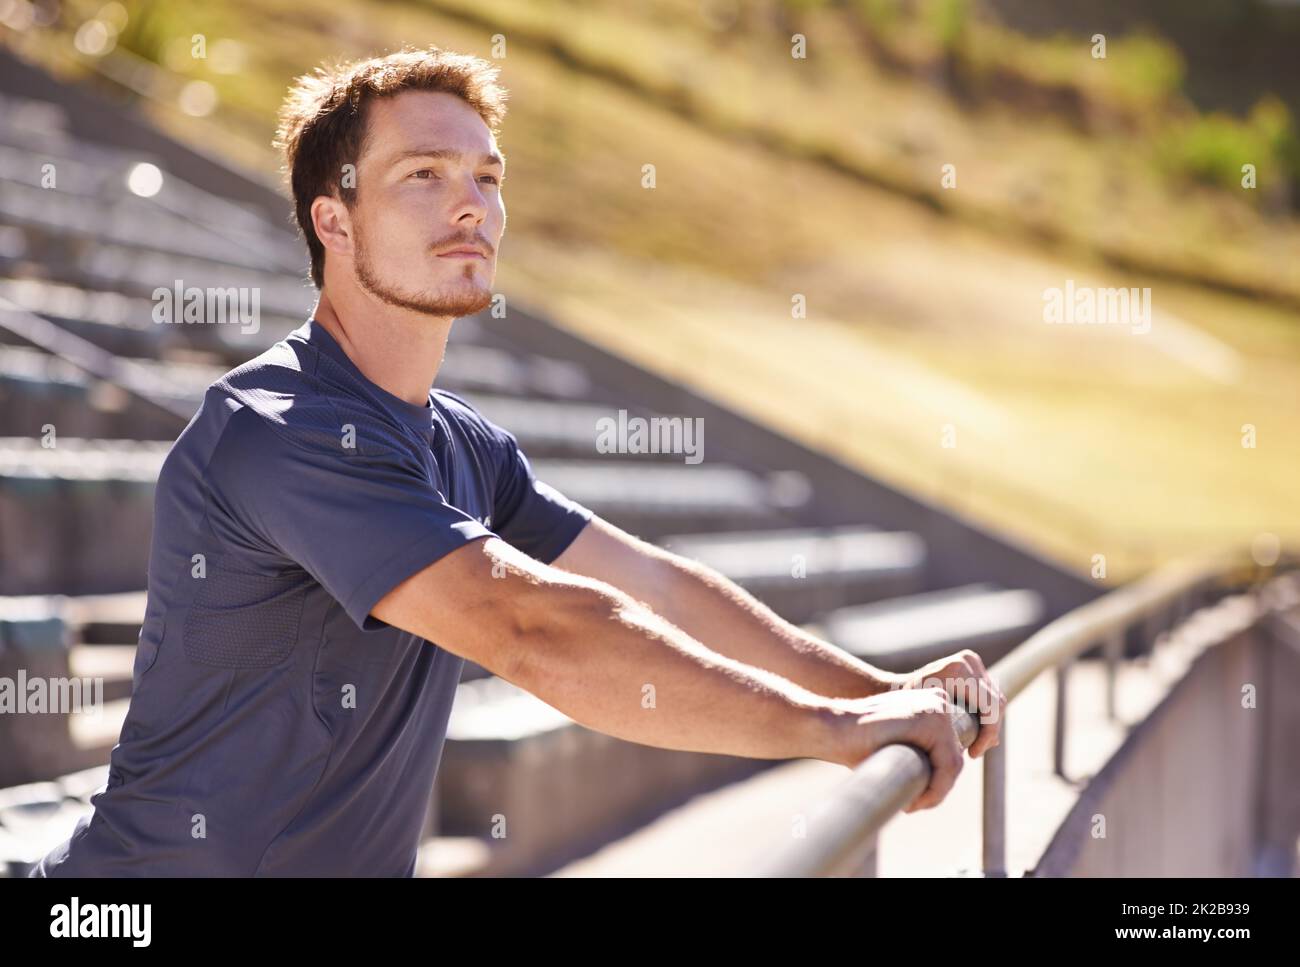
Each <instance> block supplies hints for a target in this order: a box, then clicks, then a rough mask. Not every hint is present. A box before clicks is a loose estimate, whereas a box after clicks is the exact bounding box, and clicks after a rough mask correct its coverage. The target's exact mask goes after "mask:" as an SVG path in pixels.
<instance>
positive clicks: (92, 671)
mask: <svg viewBox="0 0 1300 967" xmlns="http://www.w3.org/2000/svg"><path fill="white" fill-rule="evenodd" d="M64 604H65V599H63V598H59V597H20V598H0V677H2V678H5V679H8V680H9V681H11V682H12V683H13V692H12V696H11V697H12V698H13V700H14V702H15V703H16V704H15V708H14V709H13V710H12V711H9V710H6V712H5V714H0V748H2V749H4V750H5V754H4V755H3V756H0V787H3V786H10V785H14V784H17V783H27V782H32V781H34V780H48V779H52V778H53V777H55V776H59V775H65V774H67V773H70V772H74V771H77V770H81V769H86V768H90V767H92V766H94V765H97V764H100V763H103V762H107V761H108V755H109V752H110V751H111V750H112V747H113V744H114V743H115V742H116V741H117V737H118V735H119V734H120V731H121V716H122V715H124V714H125V704H126V703H125V699H124V698H123V697H122V696H123V694H124V693H125V695H127V696H129V694H130V684H131V682H130V675H131V670H130V669H129V668H126V667H124V664H123V662H122V659H123V658H124V657H125V653H123V652H115V653H113V654H111V655H107V656H105V657H106V658H111V659H112V661H111V662H109V661H103V660H101V661H98V662H96V661H94V660H93V659H90V660H87V658H86V657H84V656H82V655H81V654H78V655H77V659H76V661H74V658H73V645H74V643H75V636H74V632H73V629H72V628H71V627H70V625H69V623H68V620H67V612H66V609H65V607H64ZM132 651H134V649H132ZM133 660H134V659H133V657H132V661H133ZM101 674H102V675H103V676H104V680H102V681H100V682H99V683H98V685H97V684H96V682H95V681H94V680H93V679H96V678H98V677H99V676H100V675H101ZM83 675H86V676H88V677H86V678H83V677H82V676H83ZM123 675H125V676H126V678H125V679H123V678H122V677H121V676H123ZM109 676H112V681H113V684H112V685H111V686H110V684H109ZM123 682H124V684H123ZM110 691H112V693H113V695H114V698H113V700H109V698H108V697H107V696H108V695H109V693H110ZM17 703H22V704H21V708H20V707H19V706H18V705H17Z"/></svg>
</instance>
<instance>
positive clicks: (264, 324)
mask: <svg viewBox="0 0 1300 967" xmlns="http://www.w3.org/2000/svg"><path fill="white" fill-rule="evenodd" d="M150 294H151V293H144V294H139V295H124V294H122V293H121V292H115V291H111V290H108V289H103V288H97V287H95V286H93V285H86V284H84V283H82V284H77V283H74V282H73V281H72V280H71V279H70V278H69V279H64V280H54V279H25V278H4V277H0V298H3V299H6V300H8V301H9V302H12V303H14V304H15V305H18V306H21V307H22V308H24V309H26V310H27V311H29V312H34V313H36V314H37V315H39V316H43V317H44V318H46V319H49V320H50V321H52V322H55V323H57V324H58V325H59V326H60V327H62V328H63V329H66V330H68V331H69V332H71V333H72V334H73V335H75V336H80V337H81V338H83V339H86V340H88V341H90V342H92V343H94V344H95V345H96V346H99V347H100V348H101V349H104V350H106V351H107V352H111V353H113V354H114V355H116V356H126V357H131V358H137V359H165V358H168V357H174V356H177V355H180V354H182V353H186V354H196V353H206V354H210V355H211V356H212V358H213V360H214V363H224V364H225V366H224V368H229V367H230V366H233V365H235V364H237V363H240V362H243V361H244V360H245V359H248V358H251V357H252V356H255V355H257V353H259V352H261V351H262V349H264V348H265V347H266V346H269V345H270V344H271V343H273V342H275V341H276V340H277V339H280V338H281V337H282V336H284V335H285V334H287V333H289V332H292V331H293V330H294V329H296V328H298V326H300V325H302V322H303V319H305V318H306V317H305V316H297V315H293V316H288V315H281V314H277V313H274V312H270V311H268V310H266V309H265V308H264V307H263V308H262V311H261V313H260V324H259V327H258V331H257V332H256V333H254V334H248V335H245V334H244V333H242V332H240V331H239V327H238V326H236V327H235V329H236V334H235V338H233V339H231V338H223V337H222V333H218V332H214V331H213V330H223V331H228V330H229V329H230V328H231V324H230V323H226V324H218V325H208V326H205V325H191V324H184V325H162V324H159V323H157V322H154V320H153V311H154V302H153V301H152V299H151V298H150V297H149V296H150ZM12 341H13V338H12V337H11V336H9V334H8V333H7V332H6V331H5V330H4V329H3V328H0V343H3V342H12Z"/></svg>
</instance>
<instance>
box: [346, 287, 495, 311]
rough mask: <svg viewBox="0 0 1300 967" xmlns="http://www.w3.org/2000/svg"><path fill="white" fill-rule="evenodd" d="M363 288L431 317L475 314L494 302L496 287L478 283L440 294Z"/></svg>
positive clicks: (388, 300)
mask: <svg viewBox="0 0 1300 967" xmlns="http://www.w3.org/2000/svg"><path fill="white" fill-rule="evenodd" d="M362 289H363V290H364V291H366V292H367V293H369V294H370V295H371V296H372V297H374V298H376V299H378V300H379V301H380V302H383V303H386V304H388V305H390V306H396V307H398V308H401V309H407V310H409V311H411V312H419V313H423V314H424V315H429V316H452V317H455V318H459V317H460V316H472V315H474V314H475V313H476V312H482V311H483V310H484V309H486V308H487V307H488V306H490V305H491V304H492V290H491V289H485V288H480V287H478V286H475V287H474V288H473V289H470V290H467V291H462V292H451V293H447V292H443V293H438V294H434V293H427V292H420V293H409V294H408V293H404V292H396V291H393V290H391V289H383V288H379V287H376V286H373V285H364V284H363V285H362Z"/></svg>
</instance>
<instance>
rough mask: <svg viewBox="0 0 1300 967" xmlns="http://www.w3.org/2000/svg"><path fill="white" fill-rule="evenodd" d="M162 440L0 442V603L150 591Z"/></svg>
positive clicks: (164, 449)
mask: <svg viewBox="0 0 1300 967" xmlns="http://www.w3.org/2000/svg"><path fill="white" fill-rule="evenodd" d="M170 446H171V445H170V443H167V442H164V441H135V440H83V439H77V438H72V437H62V436H59V437H56V439H55V446H53V447H52V448H45V447H42V446H41V443H40V441H39V440H37V439H31V438H26V437H5V438H0V594H10V595H16V594H45V593H63V594H100V593H107V592H116V591H135V590H138V589H139V588H142V587H144V586H145V582H146V579H147V574H148V555H149V538H150V534H151V532H152V529H153V492H154V483H155V481H156V479H157V476H158V470H159V468H160V467H161V466H162V461H163V459H164V457H165V456H166V454H167V450H168V449H169V448H170Z"/></svg>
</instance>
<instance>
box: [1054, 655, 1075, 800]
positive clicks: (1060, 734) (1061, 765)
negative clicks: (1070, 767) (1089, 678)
mask: <svg viewBox="0 0 1300 967" xmlns="http://www.w3.org/2000/svg"><path fill="white" fill-rule="evenodd" d="M1073 664H1074V659H1073V658H1067V659H1066V660H1065V661H1062V662H1061V663H1060V664H1059V665H1057V666H1056V724H1055V727H1054V739H1053V742H1052V771H1053V772H1055V773H1056V774H1057V775H1058V776H1060V777H1061V778H1062V779H1065V780H1066V781H1067V782H1068V781H1069V777H1068V776H1067V775H1066V774H1065V716H1066V711H1067V709H1066V695H1067V693H1068V691H1069V686H1070V666H1071V665H1073Z"/></svg>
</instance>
